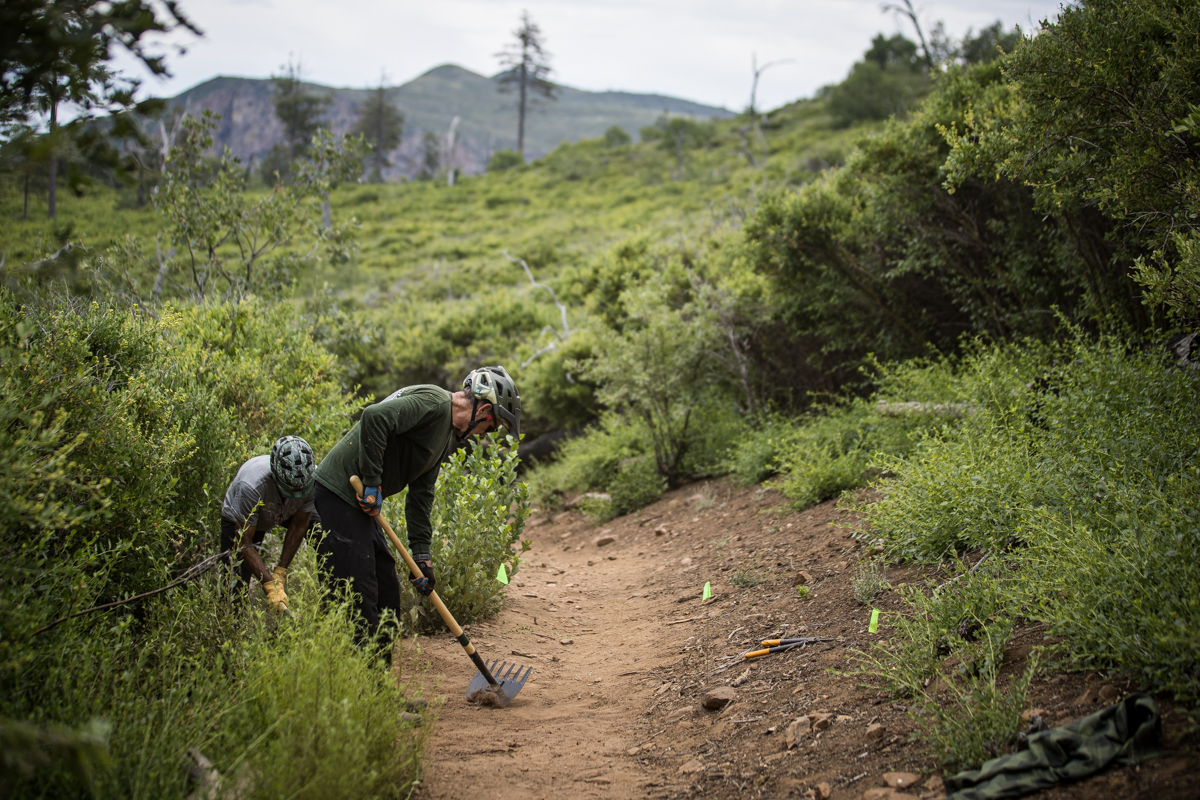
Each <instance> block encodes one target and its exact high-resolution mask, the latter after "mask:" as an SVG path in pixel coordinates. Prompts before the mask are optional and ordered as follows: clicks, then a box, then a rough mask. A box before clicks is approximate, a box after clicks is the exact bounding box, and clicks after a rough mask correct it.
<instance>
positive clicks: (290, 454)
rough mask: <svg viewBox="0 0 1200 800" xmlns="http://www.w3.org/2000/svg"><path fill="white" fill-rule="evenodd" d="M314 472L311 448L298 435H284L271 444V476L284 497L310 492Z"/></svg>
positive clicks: (315, 468)
mask: <svg viewBox="0 0 1200 800" xmlns="http://www.w3.org/2000/svg"><path fill="white" fill-rule="evenodd" d="M316 474H317V459H316V458H315V457H314V456H313V450H312V448H311V447H309V446H308V442H306V441H304V440H303V439H301V438H300V437H299V436H284V437H283V438H281V439H278V440H277V441H276V442H275V444H274V445H272V446H271V477H273V478H274V479H275V487H276V488H277V489H279V493H280V494H281V495H283V496H284V497H305V496H307V495H309V494H311V493H312V490H313V478H314V476H315V475H316Z"/></svg>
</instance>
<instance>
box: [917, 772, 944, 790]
mask: <svg viewBox="0 0 1200 800" xmlns="http://www.w3.org/2000/svg"><path fill="white" fill-rule="evenodd" d="M922 786H924V787H925V791H927V792H944V791H946V784H945V782H943V781H942V776H941V775H931V776H930V777H929V780H927V781H925V783H923V784H922Z"/></svg>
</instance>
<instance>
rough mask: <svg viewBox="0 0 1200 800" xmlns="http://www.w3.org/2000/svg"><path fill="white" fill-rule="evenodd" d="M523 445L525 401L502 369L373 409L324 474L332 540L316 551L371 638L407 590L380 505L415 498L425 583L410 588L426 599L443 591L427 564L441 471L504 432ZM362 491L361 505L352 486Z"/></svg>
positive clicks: (321, 487)
mask: <svg viewBox="0 0 1200 800" xmlns="http://www.w3.org/2000/svg"><path fill="white" fill-rule="evenodd" d="M501 425H502V426H504V427H505V428H507V429H508V432H509V434H511V435H512V436H514V437H516V438H518V439H519V438H520V435H521V397H520V395H519V394H518V393H517V387H516V386H515V385H514V384H513V380H512V378H511V377H510V376H509V374H508V373H507V372H506V371H505V370H504V368H503V367H482V368H480V369H477V370H474V371H472V372H471V373H470V374H469V375H467V377H466V379H465V380H464V381H463V388H462V390H461V391H459V392H454V393H451V392H449V391H447V390H445V389H443V388H441V387H439V386H431V385H419V386H408V387H405V388H403V389H401V390H399V391H398V392H395V393H393V394H392V395H390V396H388V397H387V398H385V399H384V400H383V401H381V402H379V403H376V404H375V405H372V406H367V408H366V409H365V410H364V411H363V414H362V418H361V419H360V420H359V422H357V423H356V424H355V425H354V427H353V428H351V429H350V432H349V433H347V434H346V435H345V436H344V437H342V440H341V441H340V442H338V443H337V444H336V445H334V447H333V449H332V450H330V451H329V454H328V455H327V456H325V458H324V459H323V460H322V461H321V463H320V464H319V465H318V466H317V475H316V490H315V493H314V494H315V504H316V510H317V513H318V514H319V515H320V518H321V525H322V527H323V528H324V529H325V531H326V535H325V537H324V538H323V539H322V540H321V542H320V543H319V544H318V546H317V552H318V553H319V554H320V555H321V556H322V557H323V558H324V565H325V574H326V575H327V577H328V579H329V580H330V581H331V582H332V583H336V582H337V581H342V580H347V581H349V582H350V585H351V589H352V591H353V592H354V596H355V602H356V604H357V608H358V611H359V613H360V614H361V615H362V621H363V623H365V625H366V628H367V632H368V634H369V636H370V637H371V638H375V637H376V636H377V635H378V632H379V623H380V618H381V614H382V613H383V612H385V611H387V610H391V611H393V612H394V613H396V614H399V613H400V580H399V578H398V577H397V575H396V562H395V559H394V558H393V557H392V554H391V552H390V551H389V550H388V546H387V540H386V539H385V538H384V535H383V531H382V529H381V528H380V526H379V523H378V521H377V520H376V519H375V517H377V516H378V515H379V511H380V508H381V507H382V504H383V499H384V498H385V497H388V496H390V495H393V494H396V493H397V492H399V491H401V490H403V489H404V488H405V487H407V488H408V497H407V498H406V500H405V522H406V523H407V528H408V545H409V548H410V550H411V551H412V554H413V560H415V561H416V562H417V564H418V566H420V568H421V572H422V573H423V575H422V577H421V578H409V582H410V583H412V585H413V588H415V589H416V590H417V591H418V592H420V593H421V594H424V595H426V596H428V595H429V594H430V593H431V592H432V591H433V589H434V586H435V585H436V583H437V580H436V577H435V575H434V569H433V557H432V555H430V551H431V547H430V545H431V543H432V541H433V527H432V525H431V524H430V521H429V514H430V511H431V510H432V509H433V489H434V486H435V484H436V483H437V477H438V472H439V469H440V466H441V462H442V460H443V459H444V458H446V456H448V455H449V454H450V452H451V451H452V450H453V448H454V444H455V440H456V439H457V440H458V441H459V442H465V441H466V440H467V437H469V436H473V435H474V436H479V435H482V434H485V433H489V432H491V431H494V430H496V429H497V428H498V427H500V426H501ZM352 475H357V476H358V477H359V478H360V479H361V480H362V482H363V494H362V496H361V497H359V496H358V495H357V494H356V493H355V491H354V489H353V488H352V487H351V485H350V476H352Z"/></svg>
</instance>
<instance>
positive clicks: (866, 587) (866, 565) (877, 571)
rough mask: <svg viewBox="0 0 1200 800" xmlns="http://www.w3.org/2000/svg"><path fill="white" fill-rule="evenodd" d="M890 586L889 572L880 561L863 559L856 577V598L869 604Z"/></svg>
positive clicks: (864, 603)
mask: <svg viewBox="0 0 1200 800" xmlns="http://www.w3.org/2000/svg"><path fill="white" fill-rule="evenodd" d="M889 587H890V584H889V583H888V581H887V573H886V572H884V569H883V565H882V564H881V563H880V562H878V561H863V562H862V563H860V564H859V565H858V575H856V576H855V577H854V589H853V591H854V599H855V600H857V601H858V602H860V603H862V604H863V605H864V606H865V605H868V604H870V603H871V601H873V600H874V599H875V597H876V596H877V595H878V594H879V593H880V592H882V591H883V590H884V589H887V588H889Z"/></svg>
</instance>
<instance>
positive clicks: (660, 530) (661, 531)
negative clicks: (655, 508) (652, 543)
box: [654, 524, 669, 536]
mask: <svg viewBox="0 0 1200 800" xmlns="http://www.w3.org/2000/svg"><path fill="white" fill-rule="evenodd" d="M668 531H669V528H667V526H666V525H665V524H664V525H659V526H658V527H657V528H655V529H654V535H655V536H666V535H667V532H668Z"/></svg>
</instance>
